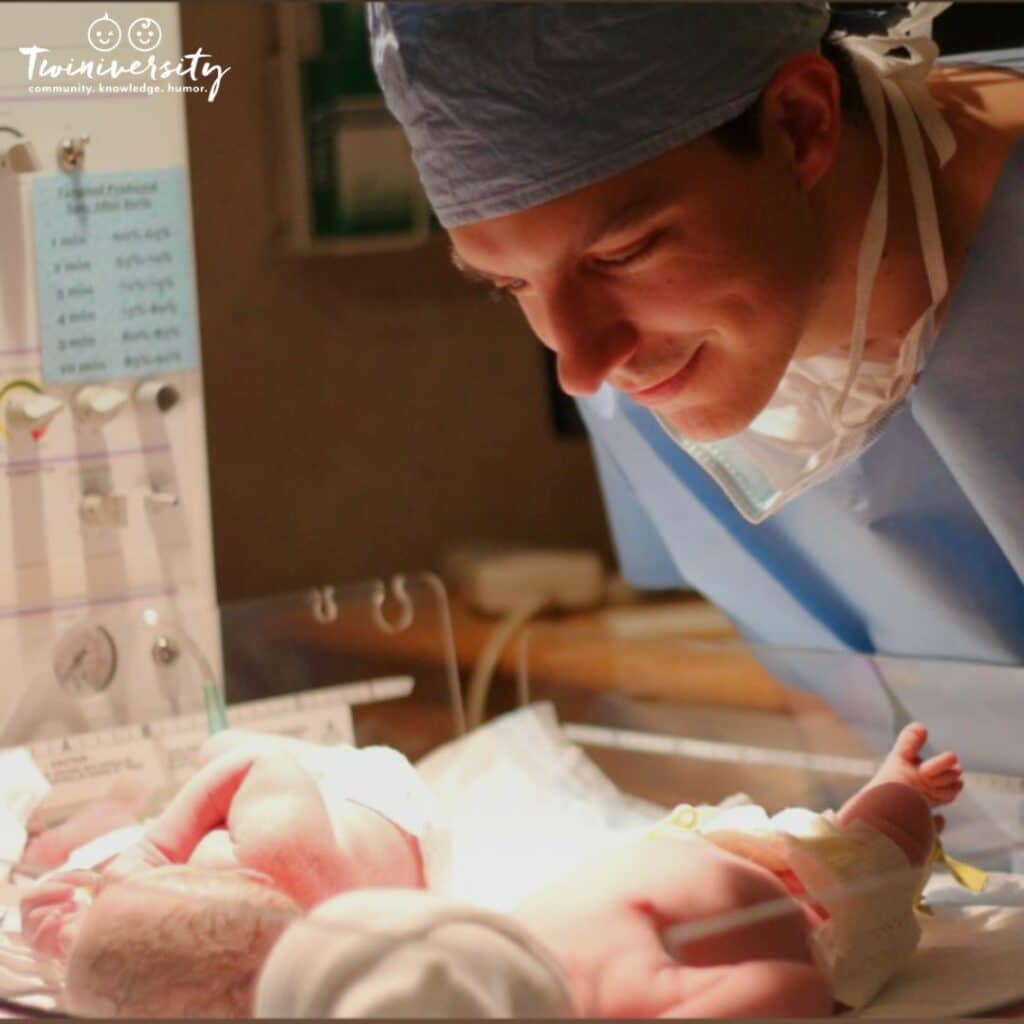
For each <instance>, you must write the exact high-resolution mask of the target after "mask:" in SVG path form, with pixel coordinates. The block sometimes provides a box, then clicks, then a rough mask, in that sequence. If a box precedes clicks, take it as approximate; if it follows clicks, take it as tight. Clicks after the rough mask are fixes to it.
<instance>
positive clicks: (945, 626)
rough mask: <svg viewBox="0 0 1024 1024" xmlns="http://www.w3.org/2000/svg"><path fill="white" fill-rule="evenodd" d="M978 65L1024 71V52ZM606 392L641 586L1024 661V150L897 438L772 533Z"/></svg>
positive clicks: (627, 556)
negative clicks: (693, 592)
mask: <svg viewBox="0 0 1024 1024" xmlns="http://www.w3.org/2000/svg"><path fill="white" fill-rule="evenodd" d="M960 59H963V58H960ZM974 59H976V60H978V61H979V62H982V63H989V64H1002V65H1003V66H1007V67H1013V68H1015V69H1017V70H1021V71H1024V51H1020V50H1014V51H1001V52H999V53H997V54H984V55H977V56H976V57H975V58H974ZM601 399H602V396H601V395H598V396H595V397H594V398H593V399H586V400H584V401H582V402H581V409H582V412H583V415H584V419H585V420H586V422H587V426H588V428H589V430H590V433H591V438H592V443H593V447H594V451H595V456H596V459H597V465H598V471H599V476H600V479H601V483H602V487H603V489H604V492H605V497H606V503H607V506H608V511H609V519H610V522H611V527H612V532H613V535H614V538H615V541H616V546H617V548H618V551H619V555H620V562H621V565H622V568H623V572H624V574H625V575H626V577H627V579H629V580H630V581H631V582H633V583H634V584H636V585H638V586H641V587H659V586H660V587H665V586H681V585H684V584H685V585H689V586H693V587H695V588H696V589H698V590H700V591H701V592H703V593H704V594H705V595H706V596H707V597H708V598H709V599H710V600H712V601H713V602H715V603H716V604H717V605H719V606H720V607H721V608H722V609H723V610H724V611H725V612H726V613H727V614H729V615H730V616H731V617H732V619H733V620H734V621H735V622H736V624H737V625H738V626H739V627H740V628H741V629H742V630H743V631H744V632H745V633H746V634H747V636H748V637H749V638H750V639H752V640H755V641H759V642H763V643H766V644H771V645H786V646H793V647H805V648H806V647H810V648H816V649H825V650H840V651H841V650H847V651H857V652H864V653H868V654H873V653H879V654H891V655H906V656H914V657H919V658H953V659H960V660H968V661H980V662H990V663H995V664H1008V665H1019V664H1022V663H1024V140H1021V141H1019V142H1018V143H1017V145H1016V146H1015V148H1014V149H1013V150H1012V152H1011V154H1010V156H1009V159H1008V161H1007V163H1006V165H1005V166H1004V168H1003V171H1002V173H1001V176H1000V178H999V180H998V182H997V184H996V186H995V189H994V191H993V193H992V196H991V198H990V201H989V203H988V206H987V208H986V210H985V212H984V214H983V217H982V220H981V223H980V225H979V227H978V230H977V233H976V236H975V238H974V241H973V244H972V246H971V251H970V254H969V257H968V260H967V263H966V266H965V267H964V269H963V272H962V275H961V278H960V280H959V282H958V283H957V285H956V288H955V290H954V292H953V294H952V296H951V298H950V303H949V306H948V309H947V313H946V316H945V318H944V321H943V323H942V327H941V330H940V332H939V334H938V337H937V339H936V343H935V348H934V350H933V351H932V354H931V356H930V357H929V359H928V362H927V364H926V366H925V369H924V372H923V373H922V375H921V378H920V380H919V381H918V383H917V385H916V386H915V387H914V388H913V389H912V391H911V392H910V393H909V396H908V398H907V399H906V400H905V401H904V403H903V405H902V406H901V408H900V409H899V411H898V412H897V413H896V414H895V415H894V416H893V417H892V418H891V420H890V423H889V425H888V426H887V428H886V430H885V432H884V433H883V435H882V437H881V438H880V440H879V441H877V442H876V443H875V444H874V445H873V446H872V447H870V448H869V449H868V450H867V451H865V452H864V454H863V455H861V457H860V458H859V459H858V460H857V461H856V462H854V463H853V464H852V465H850V466H849V467H847V468H846V469H844V470H843V471H842V472H841V473H839V474H837V475H836V476H835V477H833V478H832V479H831V480H829V481H827V482H826V483H824V484H822V485H820V486H818V487H816V488H814V489H812V490H810V491H808V492H806V493H804V494H803V495H801V496H799V497H798V498H796V499H794V500H793V501H792V502H790V503H789V504H788V505H786V506H784V507H783V508H782V509H781V510H780V511H779V512H777V513H776V514H774V515H773V516H772V517H771V518H769V519H768V520H767V521H766V522H764V523H762V524H760V525H756V526H755V525H752V524H750V523H748V522H747V521H746V520H744V519H743V518H742V517H741V516H740V515H739V513H737V512H736V511H735V510H734V509H733V507H732V506H731V504H730V503H729V501H728V500H727V499H726V497H725V496H724V494H722V493H721V491H720V490H719V489H718V487H717V485H716V484H715V483H714V482H713V481H712V480H711V478H710V477H709V476H707V475H706V474H705V473H704V471H703V470H702V469H701V468H700V467H699V466H698V465H697V464H696V463H694V462H693V461H692V460H691V459H690V457H689V456H688V455H686V454H685V453H684V452H683V451H681V450H680V449H679V448H677V447H676V445H675V444H674V443H673V442H672V440H671V439H670V438H669V437H668V436H667V435H666V434H665V433H664V431H663V430H662V429H661V427H659V425H658V423H657V422H656V420H655V419H654V417H653V415H652V414H651V413H650V412H648V411H647V410H645V409H642V408H640V407H639V406H637V405H635V404H633V403H631V402H629V401H628V400H627V399H625V398H624V397H623V396H617V402H616V403H615V406H614V409H612V410H609V408H608V407H607V403H605V402H602V400H601Z"/></svg>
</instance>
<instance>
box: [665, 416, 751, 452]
mask: <svg viewBox="0 0 1024 1024" xmlns="http://www.w3.org/2000/svg"><path fill="white" fill-rule="evenodd" d="M756 415H757V414H756V412H755V413H752V414H751V415H749V416H747V415H744V414H742V413H736V412H729V413H724V414H723V413H722V412H721V411H719V410H708V411H707V412H704V411H702V410H700V409H687V410H686V411H685V412H660V413H658V419H659V420H660V421H661V423H662V425H663V426H664V427H665V428H666V429H668V431H669V433H670V434H672V435H673V436H674V437H675V438H676V439H677V440H681V441H692V442H693V443H695V444H707V443H708V442H710V441H721V440H722V439H723V438H726V437H732V436H733V435H734V434H738V433H740V431H742V430H745V429H746V428H747V427H748V426H750V424H751V422H752V421H753V419H754V417H755V416H756Z"/></svg>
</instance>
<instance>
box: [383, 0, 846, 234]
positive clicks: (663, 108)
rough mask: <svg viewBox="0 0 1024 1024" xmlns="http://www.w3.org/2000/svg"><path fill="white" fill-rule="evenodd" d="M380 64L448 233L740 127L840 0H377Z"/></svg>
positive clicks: (810, 44) (809, 46)
mask: <svg viewBox="0 0 1024 1024" xmlns="http://www.w3.org/2000/svg"><path fill="white" fill-rule="evenodd" d="M368 16H369V26H370V35H371V45H372V51H373V63H374V68H375V69H376V72H377V77H378V79H379V80H380V83H381V87H382V88H383V90H384V95H385V97H386V99H387V103H388V106H389V107H390V109H391V111H392V113H393V114H394V115H395V116H396V117H397V118H398V120H399V121H400V122H401V123H402V125H403V127H404V128H405V131H406V134H407V136H408V138H409V142H410V144H411V146H412V154H413V159H414V160H415V162H416V166H417V168H418V170H419V174H420V178H421V180H422V182H423V186H424V188H425V189H426V192H427V197H428V198H429V200H430V202H431V205H432V206H433V207H434V210H435V212H436V213H437V216H438V218H439V219H440V221H441V223H442V224H443V225H444V226H445V227H449V228H451V227H458V226H459V225H462V224H470V223H472V222H474V221H479V220H486V219H488V218H490V217H498V216H501V215H502V214H508V213H516V212H518V211H520V210H525V209H527V208H529V207H531V206H536V205H538V204H540V203H544V202H547V201H548V200H551V199H556V198H558V197H559V196H563V195H566V194H567V193H569V192H573V191H575V190H576V189H579V188H583V187H584V186H586V185H590V184H593V183H594V182H597V181H600V180H601V179H603V178H607V177H610V176H611V175H613V174H617V173H618V172H619V171H624V170H626V169H628V168H630V167H634V166H636V165H637V164H640V163H643V162H644V161H645V160H650V159H652V158H654V157H657V156H660V155H661V154H663V153H666V152H668V151H669V150H671V149H673V148H675V147H676V146H680V145H682V144H683V143H685V142H690V141H691V140H693V139H696V138H698V137H699V136H701V135H705V134H706V133H707V132H709V131H712V130H713V129H715V128H717V127H719V126H720V125H722V124H725V122H727V121H728V120H730V119H731V118H733V117H735V116H736V115H738V114H740V113H741V112H742V111H743V110H745V109H746V108H747V107H748V106H750V105H751V104H752V103H753V102H754V101H755V100H756V99H757V97H758V95H759V93H760V92H761V90H762V89H763V88H764V87H765V85H767V84H768V82H769V80H770V79H771V77H772V75H773V74H774V73H775V72H776V71H777V70H778V69H779V68H780V67H781V66H782V64H784V63H785V62H786V60H788V59H789V58H790V57H792V56H793V55H794V54H797V53H802V52H808V51H812V52H816V51H817V50H818V49H819V47H820V43H821V39H822V36H823V35H824V34H825V31H826V28H827V24H828V13H827V11H826V8H825V4H824V2H811V0H808V2H803V3H760V4H731V3H723V4H691V3H636V4H633V3H608V4H603V3H594V4H591V3H504V2H503V3H371V4H370V5H369V12H368Z"/></svg>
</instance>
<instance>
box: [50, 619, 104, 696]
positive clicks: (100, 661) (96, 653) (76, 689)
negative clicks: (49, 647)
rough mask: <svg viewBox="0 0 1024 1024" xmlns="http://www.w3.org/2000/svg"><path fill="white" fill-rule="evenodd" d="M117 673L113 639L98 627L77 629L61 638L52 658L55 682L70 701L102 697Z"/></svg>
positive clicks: (80, 627)
mask: <svg viewBox="0 0 1024 1024" xmlns="http://www.w3.org/2000/svg"><path fill="white" fill-rule="evenodd" d="M116 670H117V648H116V647H115V646H114V638H113V637H112V636H111V635H110V634H109V633H108V632H107V631H106V630H105V629H104V628H103V627H102V626H79V627H78V628H77V629H72V630H70V631H69V632H68V633H65V634H64V636H63V637H61V640H60V642H59V643H58V644H57V649H56V651H54V655H53V672H54V675H56V677H57V681H58V682H59V683H60V685H61V686H63V687H64V689H65V690H66V691H67V692H68V693H70V694H71V695H72V696H74V697H91V696H94V695H95V694H97V693H102V692H103V691H104V690H105V689H106V688H107V687H108V686H109V685H110V684H111V682H112V681H113V679H114V673H115V671H116Z"/></svg>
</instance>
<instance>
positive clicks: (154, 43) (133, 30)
mask: <svg viewBox="0 0 1024 1024" xmlns="http://www.w3.org/2000/svg"><path fill="white" fill-rule="evenodd" d="M162 38H163V31H162V30H161V28H160V26H159V25H158V24H157V23H156V22H155V21H154V20H153V19H152V18H136V19H135V20H134V21H133V22H132V23H131V24H130V25H129V26H128V42H129V43H131V44H132V46H134V47H135V49H136V50H139V51H140V52H141V53H149V51H150V50H155V49H156V48H157V47H158V46H159V45H160V40H161V39H162Z"/></svg>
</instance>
